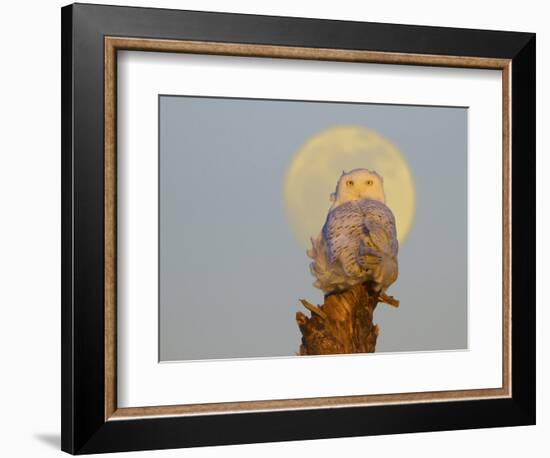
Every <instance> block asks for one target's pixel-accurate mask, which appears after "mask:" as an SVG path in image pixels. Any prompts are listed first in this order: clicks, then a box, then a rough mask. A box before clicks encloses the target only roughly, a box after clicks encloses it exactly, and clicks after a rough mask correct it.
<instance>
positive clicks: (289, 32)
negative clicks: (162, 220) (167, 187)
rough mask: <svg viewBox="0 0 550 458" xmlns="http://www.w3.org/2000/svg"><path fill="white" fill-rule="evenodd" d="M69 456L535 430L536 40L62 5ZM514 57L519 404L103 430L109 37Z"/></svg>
mask: <svg viewBox="0 0 550 458" xmlns="http://www.w3.org/2000/svg"><path fill="white" fill-rule="evenodd" d="M61 14H62V34H61V51H62V68H61V73H62V101H61V106H62V133H61V135H62V164H61V168H62V201H61V204H62V323H61V325H62V335H61V339H62V385H61V397H62V406H61V413H62V436H61V443H62V449H63V450H64V451H66V452H69V453H72V454H84V453H100V452H115V451H129V450H146V449H164V448H177V447H192V446H204V445H222V444H239V443H255V442H271V441H288V440H305V439H317V438H332V437H349V436H359V435H378V434H394V433H405V432H424V431H441V430H452V429H469V428H483V427H499V426H515V425H532V424H535V418H536V409H535V378H536V377H535V375H536V374H535V359H536V348H535V338H536V331H535V303H536V300H535V250H536V246H535V202H536V198H535V165H536V164H535V105H536V94H535V41H536V39H535V34H532V33H519V32H501V31H486V30H469V29H452V28H443V27H424V26H410V25H393V24H379V23H361V22H348V21H331V20H319V19H303V18H287V17H268V16H255V15H241V14H226V13H207V12H196V11H179V10H167V9H149V8H133V7H113V6H103V5H89V4H74V5H70V6H66V7H64V8H62V12H61ZM105 36H115V37H117V36H118V37H139V38H155V39H173V40H194V41H206V42H221V43H246V44H260V45H280V46H291V47H310V48H327V49H333V48H334V49H346V50H369V51H379V52H393V53H412V54H428V55H440V56H470V57H486V58H504V59H511V65H512V71H511V85H512V90H511V107H512V112H511V119H512V124H511V125H512V127H511V142H512V147H511V151H512V153H511V154H512V161H511V162H512V172H513V173H512V178H511V179H512V187H511V206H512V227H513V230H512V241H511V243H512V256H511V259H512V261H511V262H512V285H513V287H512V300H511V303H512V310H513V312H512V330H511V332H512V336H513V338H512V351H511V368H512V396H511V397H509V398H505V399H483V400H463V401H448V402H428V403H407V404H392V405H374V406H366V407H343V408H336V409H334V408H333V409H331V408H320V409H309V410H288V411H272V412H254V413H237V414H221V415H220V414H217V415H196V416H174V417H155V418H153V417H152V418H143V419H129V420H124V419H117V420H116V421H109V420H106V419H105V410H104V405H105V404H104V399H105V384H104V381H105V365H104V362H105V359H104V356H105V324H104V300H105V298H104V294H105V293H104V243H105V242H104V224H105V215H104V97H103V96H104V65H105V64H104V62H105V59H104V57H105V56H104V37H105Z"/></svg>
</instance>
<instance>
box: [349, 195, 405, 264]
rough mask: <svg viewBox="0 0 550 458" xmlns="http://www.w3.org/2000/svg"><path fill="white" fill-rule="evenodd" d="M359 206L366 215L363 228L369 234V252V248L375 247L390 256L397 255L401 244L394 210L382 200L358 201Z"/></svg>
mask: <svg viewBox="0 0 550 458" xmlns="http://www.w3.org/2000/svg"><path fill="white" fill-rule="evenodd" d="M358 206H359V207H360V208H361V212H362V214H363V215H364V219H363V226H364V227H363V230H364V233H365V234H366V236H367V238H366V241H365V242H366V248H367V250H366V251H367V253H368V251H369V250H368V248H374V249H376V251H378V252H381V253H383V254H385V255H389V256H390V257H395V256H397V251H398V249H399V244H398V242H397V231H396V227H395V217H394V216H393V213H392V211H391V210H390V209H389V208H388V207H387V206H386V205H385V204H383V203H382V202H378V201H376V200H370V199H362V200H360V201H358Z"/></svg>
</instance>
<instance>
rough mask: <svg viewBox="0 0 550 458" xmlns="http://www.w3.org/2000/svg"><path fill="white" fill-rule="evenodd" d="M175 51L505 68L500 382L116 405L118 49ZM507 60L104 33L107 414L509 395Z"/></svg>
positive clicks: (188, 412)
mask: <svg viewBox="0 0 550 458" xmlns="http://www.w3.org/2000/svg"><path fill="white" fill-rule="evenodd" d="M118 50H129V51H152V52H176V53H188V54H210V55H224V56H241V57H245V56H246V57H268V58H281V59H302V60H322V61H341V62H363V63H379V64H399V65H423V66H439V67H462V68H480V69H493V70H501V72H502V184H503V189H502V231H503V234H502V235H503V239H502V240H503V241H502V260H503V262H502V274H503V285H502V318H503V325H502V381H503V383H502V387H500V388H490V389H472V390H454V391H430V392H418V393H400V394H378V395H359V396H357V395H354V396H336V397H319V398H303V399H283V400H265V401H241V402H223V403H212V404H185V405H170V406H143V407H125V408H119V407H118V405H117V369H116V368H117V324H116V323H117V314H116V291H117V279H116V272H117V269H116V246H117V226H116V224H117V223H116V214H117V165H116V164H117V157H116V154H117V153H116V150H117V146H116V137H117V125H116V122H117V120H116V112H117V51H118ZM511 66H512V63H511V60H510V59H493V58H482V57H463V56H438V55H425V54H404V53H389V52H374V51H358V50H344V49H320V48H300V47H288V46H271V45H250V44H240V43H215V42H198V41H179V40H156V39H142V38H121V37H105V81H104V89H105V94H104V96H105V114H104V122H105V126H104V128H105V145H104V148H105V150H104V154H105V166H104V167H105V197H104V199H105V201H104V205H105V208H104V211H105V234H104V237H105V286H104V287H105V398H104V401H105V420H106V421H112V420H121V419H124V420H128V419H134V418H143V417H151V416H182V415H205V414H225V413H245V412H257V411H273V410H297V409H316V408H329V407H330V408H334V407H352V406H367V405H375V404H378V405H380V404H403V403H421V402H438V401H460V400H473V399H487V398H506V397H511V394H512V367H511V345H512V335H511V231H512V227H511V185H512V184H511Z"/></svg>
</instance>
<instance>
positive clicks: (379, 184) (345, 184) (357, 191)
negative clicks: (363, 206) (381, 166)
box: [330, 169, 386, 209]
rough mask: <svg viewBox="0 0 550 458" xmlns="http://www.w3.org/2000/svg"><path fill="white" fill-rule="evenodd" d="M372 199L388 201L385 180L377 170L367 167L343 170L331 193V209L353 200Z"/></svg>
mask: <svg viewBox="0 0 550 458" xmlns="http://www.w3.org/2000/svg"><path fill="white" fill-rule="evenodd" d="M365 198H368V199H372V200H377V201H379V202H382V203H386V195H385V194H384V180H383V179H382V177H381V176H380V175H378V174H377V173H376V172H374V171H371V170H367V169H354V170H352V171H351V172H347V173H346V172H344V171H342V175H341V176H340V179H339V180H338V184H337V185H336V191H335V192H333V193H332V194H331V195H330V200H331V202H332V206H331V209H333V208H336V207H338V206H339V205H342V204H343V203H345V202H349V201H351V200H360V199H365Z"/></svg>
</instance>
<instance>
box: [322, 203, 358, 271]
mask: <svg viewBox="0 0 550 458" xmlns="http://www.w3.org/2000/svg"><path fill="white" fill-rule="evenodd" d="M363 229H364V214H363V212H362V210H361V208H360V207H359V206H358V205H357V203H356V202H346V203H344V204H342V205H339V206H338V207H336V208H334V209H333V210H331V211H330V212H329V214H328V216H327V220H326V222H325V225H324V226H323V238H324V240H325V243H326V250H327V257H328V260H329V262H330V263H331V264H333V263H334V262H336V261H337V260H339V261H340V262H341V264H342V267H343V268H344V270H345V272H346V274H347V275H350V276H354V275H359V274H360V271H359V269H360V266H359V264H358V263H357V256H358V254H359V248H360V245H361V239H362V238H363V237H364V232H363ZM356 271H357V272H356Z"/></svg>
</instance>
